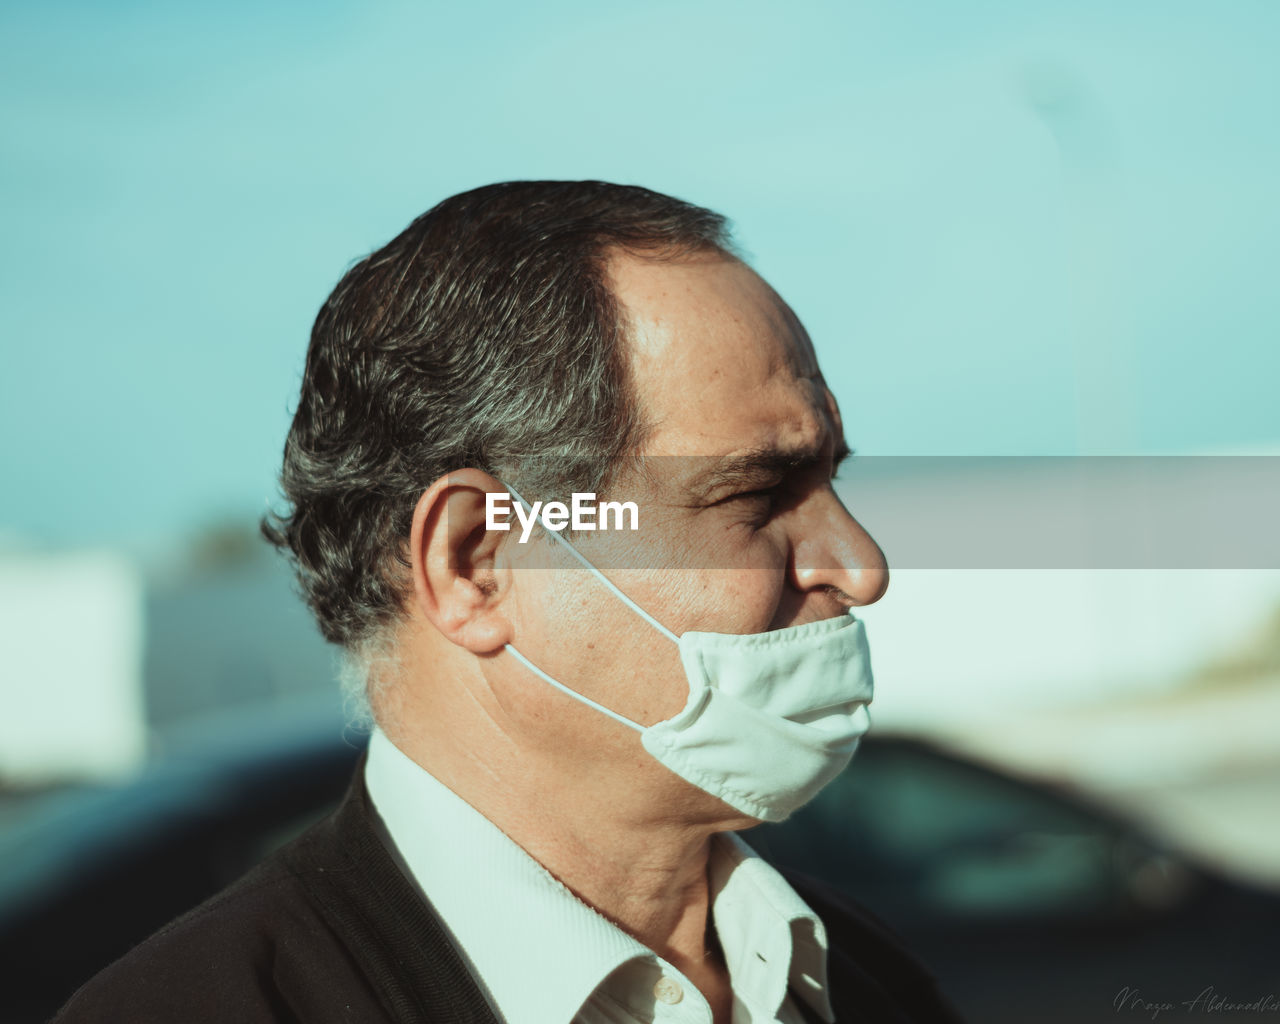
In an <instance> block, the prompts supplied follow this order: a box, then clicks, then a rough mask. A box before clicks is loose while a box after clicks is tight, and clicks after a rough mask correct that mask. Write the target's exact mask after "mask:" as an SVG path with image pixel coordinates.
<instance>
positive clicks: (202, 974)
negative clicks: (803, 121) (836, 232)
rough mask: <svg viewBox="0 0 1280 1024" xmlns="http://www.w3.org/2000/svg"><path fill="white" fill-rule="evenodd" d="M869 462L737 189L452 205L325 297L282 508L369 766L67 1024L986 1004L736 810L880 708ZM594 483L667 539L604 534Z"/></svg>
mask: <svg viewBox="0 0 1280 1024" xmlns="http://www.w3.org/2000/svg"><path fill="white" fill-rule="evenodd" d="M845 452H846V448H845V442H844V438H843V434H842V429H841V423H840V415H839V412H838V410H837V407H836V403H835V400H834V398H833V397H832V395H831V392H830V390H829V389H828V388H827V386H826V384H825V382H824V381H823V378H822V375H821V373H820V372H819V369H818V365H817V361H816V359H815V356H814V352H813V347H812V345H811V344H810V341H809V339H808V337H807V335H806V334H805V332H804V329H803V328H802V327H801V325H800V323H799V321H798V320H797V319H796V317H795V316H794V314H793V313H792V312H791V311H790V309H788V307H787V306H786V305H785V304H784V303H783V302H782V300H781V299H780V298H779V297H778V296H777V295H776V294H774V292H773V291H772V290H771V289H770V288H769V287H768V286H767V285H766V284H765V283H764V282H763V281H762V280H761V279H760V278H759V277H758V276H757V275H756V274H755V273H753V272H752V271H751V270H750V268H748V267H747V266H746V264H745V263H743V262H742V261H741V260H739V259H738V258H737V257H736V256H735V255H734V252H733V250H732V248H731V243H730V241H729V239H728V237H727V234H726V230H725V224H724V221H723V219H722V218H720V217H719V216H718V215H716V214H713V213H710V212H709V211H707V210H703V209H700V208H697V207H693V206H690V205H688V204H685V203H683V202H680V201H677V200H674V199H671V198H669V197H666V196H662V195H658V194H655V193H653V192H649V191H647V190H644V189H639V188H631V187H620V186H616V185H609V184H605V183H601V182H515V183H509V184H504V185H495V186H490V187H487V188H481V189H477V190H475V191H472V192H468V193H465V194H462V195H459V196H455V197H453V198H452V199H449V200H446V201H445V202H443V203H441V204H440V205H439V206H437V207H436V208H435V209H433V210H431V211H430V212H428V213H427V214H425V215H423V216H422V217H420V218H419V219H418V220H416V221H415V222H414V223H413V224H412V225H411V226H410V227H409V228H408V229H407V230H406V231H405V232H404V233H403V234H401V235H400V236H399V237H398V238H396V239H395V240H394V241H392V242H391V243H390V244H389V245H387V246H386V247H385V248H383V249H382V250H380V251H378V252H376V253H374V254H373V255H372V256H370V257H368V258H367V259H365V260H364V261H363V262H361V263H360V264H358V265H357V266H356V267H354V268H353V269H352V270H351V271H350V272H349V273H348V274H347V275H346V276H345V277H344V278H343V280H342V282H341V283H340V284H339V285H338V287H337V289H336V290H335V291H334V293H333V295H332V296H331V297H330V299H329V300H328V302H327V303H326V304H325V306H324V308H323V309H322V310H321V312H320V315H319V317H318V318H317V321H316V325H315V329H314V331H313V334H312V339H311V346H310V349H309V352H308V357H307V365H306V371H305V374H304V378H303V383H302V394H301V399H300V402H299V405H298V408H297V413H296V415H295V418H294V422H293V426H292V429H291V432H290V434H289V439H288V442H287V445H286V449H285V460H284V471H283V474H282V480H283V486H284V490H285V493H286V496H287V497H288V499H289V501H290V503H291V509H290V512H289V514H288V515H286V516H284V517H282V518H279V519H275V520H273V521H270V522H268V523H267V524H265V527H264V529H265V531H266V533H267V535H268V537H269V538H270V539H271V540H273V541H274V542H275V543H276V544H278V545H280V546H282V547H285V548H287V549H288V551H289V552H290V553H291V555H292V557H293V559H294V560H295V563H296V566H297V568H298V571H299V577H300V580H301V582H302V586H303V588H304V592H305V594H306V597H307V599H308V601H309V603H310V605H311V607H312V609H313V610H314V612H315V614H316V617H317V619H318V621H319V624H320V627H321V629H322V631H323V632H324V634H325V636H326V637H327V638H328V639H329V640H331V641H333V642H334V643H337V644H339V645H341V646H342V648H343V649H344V651H345V652H346V653H347V656H348V659H349V662H350V663H351V665H352V666H354V667H355V669H356V672H355V675H356V676H357V677H358V678H359V680H360V683H361V687H362V691H363V693H364V694H366V695H367V698H368V700H369V702H370V706H371V709H372V713H373V716H374V718H375V720H376V722H377V723H378V729H377V730H376V731H375V732H374V735H373V737H372V739H371V743H370V749H369V753H368V755H367V763H366V764H365V765H364V766H363V768H362V772H361V773H358V774H357V778H356V779H355V780H354V783H353V786H352V790H351V793H350V794H349V796H348V798H347V800H346V802H345V803H344V804H343V806H342V808H341V809H340V810H339V811H338V812H337V813H336V814H335V815H334V816H333V817H332V818H330V819H329V820H327V821H326V822H323V823H322V824H321V825H319V826H318V827H317V828H316V829H314V830H312V831H311V832H310V833H308V834H307V835H305V836H304V837H302V838H301V839H300V840H298V841H297V842H295V843H293V844H291V845H290V846H288V847H286V848H285V849H284V850H282V851H281V852H279V853H277V854H276V855H274V856H273V857H272V858H270V859H269V860H268V861H267V862H265V863H264V864H263V865H262V866H260V867H259V868H257V869H255V871H254V872H252V873H251V874H250V875H249V876H247V877H246V878H245V879H243V880H242V881H241V882H239V883H237V884H236V885H235V886H233V887H232V888H231V889H230V890H228V892H226V893H224V894H223V895H222V896H220V897H217V898H215V899H214V900H212V901H211V902H210V903H208V904H206V905H204V906H203V907H201V908H198V909H197V910H196V911H194V912H193V913H192V914H190V915H187V916H186V917H185V918H183V919H181V920H179V921H178V922H176V923H175V924H173V925H171V926H169V928H167V929H165V930H164V931H162V932H161V933H159V934H158V935H157V936H154V937H153V938H152V939H150V940H148V942H146V943H144V944H143V945H142V946H141V947H139V948H138V949H136V950H135V951H134V952H133V953H131V954H130V955H129V956H127V957H126V958H125V959H124V960H122V961H121V962H119V963H118V964H116V965H115V966H114V967H112V968H109V969H108V970H107V971H106V972H104V973H103V974H102V975H99V977H98V978H96V979H95V980H94V981H93V982H91V983H90V984H89V985H87V986H86V987H85V988H84V989H82V990H81V991H80V992H79V993H77V995H76V997H75V998H73V1000H72V1002H71V1003H70V1005H69V1006H68V1007H67V1008H66V1009H65V1010H64V1011H63V1015H62V1017H61V1019H63V1020H65V1021H80V1020H121V1021H124V1020H128V1021H142V1020H147V1021H150V1020H157V1021H159V1020H174V1021H213V1020H218V1021H253V1022H257V1021H308V1022H310V1021H339V1020H342V1021H347V1020H352V1021H443V1020H456V1021H509V1022H512V1024H520V1022H528V1024H543V1022H553V1021H563V1022H569V1021H581V1022H603V1021H659V1022H667V1021H670V1022H676V1021H689V1022H706V1024H730V1022H733V1024H744V1022H757V1021H773V1020H778V1021H783V1022H788V1024H794V1022H801V1021H815V1020H826V1021H832V1020H841V1021H868V1022H871V1021H952V1020H956V1019H957V1018H956V1017H955V1016H954V1015H953V1012H952V1011H951V1010H950V1009H949V1008H948V1007H947V1005H946V1004H945V1001H944V1000H943V999H942V998H941V996H940V995H939V994H938V993H937V991H936V988H935V986H934V984H933V982H932V979H931V978H930V977H929V976H928V974H927V973H926V972H925V971H924V970H923V969H921V968H920V967H919V966H918V965H917V964H916V963H915V962H914V961H913V960H912V959H911V958H910V956H909V955H908V954H906V953H905V952H904V951H903V950H902V949H901V948H900V947H899V946H898V945H897V944H896V942H895V941H894V940H893V938H892V937H891V936H889V935H888V934H887V933H885V932H884V931H883V929H882V927H881V926H880V925H878V923H877V922H875V921H874V920H873V919H872V918H870V917H869V915H867V914H866V913H865V912H864V911H862V910H860V909H859V908H857V907H854V906H851V905H849V904H847V903H842V902H840V901H839V900H837V899H836V898H835V897H833V896H832V895H831V894H829V893H825V892H823V891H821V890H820V889H819V888H816V887H814V886H812V885H810V884H808V883H805V882H804V881H802V880H798V879H792V880H791V881H790V882H789V881H788V880H786V879H784V878H783V877H782V876H781V875H780V874H778V872H777V871H775V870H774V869H773V868H772V867H770V866H769V865H767V864H765V863H764V862H763V861H761V860H760V859H759V858H757V857H756V856H755V855H754V854H753V853H752V852H751V850H750V848H749V847H748V846H747V845H746V844H745V843H743V842H742V841H741V840H739V839H738V838H737V837H736V836H735V835H734V832H735V831H736V830H740V829H743V828H746V827H747V826H750V825H752V824H755V823H757V822H758V821H759V820H762V819H767V820H779V819H781V818H783V817H785V816H786V815H787V814H789V813H790V811H791V810H793V809H794V808H795V807H796V806H798V805H799V804H800V803H803V802H804V800H806V799H808V798H809V797H810V796H812V795H813V793H814V792H816V791H817V789H818V788H820V787H821V785H822V784H823V783H825V782H826V781H828V780H829V779H830V778H831V776H832V775H834V774H835V773H836V772H838V771H839V770H840V769H841V768H843V767H844V765H845V763H846V762H847V761H848V759H849V757H850V756H851V755H852V753H853V748H854V747H855V746H856V744H857V739H858V736H859V735H860V734H861V732H862V731H863V729H864V728H865V725H866V710H865V704H866V703H867V701H868V700H869V699H870V676H869V673H868V665H867V660H866V650H865V642H864V640H863V634H862V626H861V624H860V623H859V622H857V621H856V619H854V618H853V616H852V615H851V614H850V609H852V608H855V607H858V606H861V605H866V604H870V603H871V602H873V601H876V600H877V599H879V597H880V596H881V595H882V594H883V593H884V590H885V587H886V586H887V582H888V573H887V568H886V566H885V562H884V559H883V556H882V555H881V552H880V551H879V549H878V548H877V547H876V545H875V543H874V542H873V541H872V540H871V538H870V537H869V536H868V535H867V534H866V533H865V532H864V531H863V530H862V528H861V527H860V526H859V525H858V523H857V522H856V521H855V520H854V519H853V518H852V517H850V515H849V514H848V512H847V511H846V510H845V509H844V508H843V506H842V505H841V503H840V501H839V500H838V499H837V497H836V495H835V492H834V490H833V489H832V486H831V479H832V477H833V475H834V472H835V468H836V465H837V464H838V462H839V461H840V459H841V457H842V456H843V455H844V454H845ZM571 494H577V495H579V496H595V497H596V498H597V499H605V498H612V499H616V501H617V503H618V508H617V509H616V510H615V511H619V513H620V512H621V509H622V507H623V506H624V503H627V502H629V503H631V504H630V505H629V506H626V507H627V508H634V510H635V513H636V514H635V515H634V517H633V518H634V519H635V520H638V522H633V523H632V525H636V526H638V529H636V530H634V531H629V530H628V529H626V527H625V524H623V520H625V516H623V515H622V514H618V515H615V516H614V526H619V525H621V526H622V527H623V528H622V529H620V530H614V531H613V532H606V531H605V530H604V529H599V530H593V529H592V528H591V527H592V526H593V525H599V526H603V525H607V524H606V523H605V522H604V518H605V513H604V512H603V511H602V512H601V518H600V520H597V521H595V522H588V521H586V520H585V519H580V520H579V521H578V522H576V523H573V524H568V525H570V528H569V529H567V530H566V529H564V527H565V526H566V523H565V522H564V518H563V516H561V517H560V519H559V520H557V519H556V518H555V516H553V514H552V512H551V511H547V510H546V506H545V502H546V501H548V500H551V499H553V498H554V499H558V500H562V501H568V500H569V496H570V495H571ZM601 508H602V509H603V506H601ZM540 509H541V510H543V515H542V518H540V519H535V517H534V516H533V515H532V514H531V513H533V512H534V511H536V510H540Z"/></svg>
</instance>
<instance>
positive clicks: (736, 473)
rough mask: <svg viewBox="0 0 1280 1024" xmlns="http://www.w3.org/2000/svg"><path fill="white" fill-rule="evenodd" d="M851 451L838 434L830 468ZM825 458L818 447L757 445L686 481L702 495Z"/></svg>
mask: <svg viewBox="0 0 1280 1024" xmlns="http://www.w3.org/2000/svg"><path fill="white" fill-rule="evenodd" d="M852 454H853V449H852V448H850V447H849V445H848V444H847V443H846V442H845V440H844V438H840V439H839V440H838V441H837V442H836V448H835V452H834V453H832V458H831V465H832V469H838V468H839V467H840V464H841V463H843V462H844V461H845V459H847V458H848V457H849V456H850V455H852ZM823 462H824V458H823V453H822V449H821V448H807V447H806V448H793V449H784V448H756V449H754V450H752V451H749V452H743V453H742V454H741V455H727V456H724V457H723V458H721V459H719V460H717V461H716V464H715V465H714V466H710V467H708V468H707V469H705V470H703V471H702V472H701V473H698V474H697V475H696V476H695V477H694V478H693V479H692V480H690V481H689V483H688V485H687V486H688V488H689V491H690V492H691V493H692V494H694V495H695V496H697V497H702V498H705V497H706V496H707V495H709V494H711V493H712V492H713V491H716V490H719V489H720V488H722V487H725V486H743V485H751V484H759V483H760V482H761V481H763V480H766V479H770V478H772V477H779V476H783V475H784V474H786V473H793V472H795V471H796V470H811V469H817V468H818V467H820V466H821V465H822V464H823Z"/></svg>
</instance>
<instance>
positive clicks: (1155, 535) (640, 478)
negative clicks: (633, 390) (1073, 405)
mask: <svg viewBox="0 0 1280 1024" xmlns="http://www.w3.org/2000/svg"><path fill="white" fill-rule="evenodd" d="M721 464H722V460H721V459H720V458H719V457H710V456H708V457H701V456H699V457H692V456H689V457H665V458H661V457H659V458H654V457H650V458H647V459H644V460H643V463H642V465H641V464H640V463H637V462H629V463H627V464H626V465H625V466H623V465H620V466H615V467H613V469H614V472H613V473H611V477H612V480H613V482H612V485H611V486H607V487H605V488H603V489H602V490H601V491H600V493H599V494H598V500H599V501H604V500H613V501H634V502H635V503H636V506H637V508H638V510H639V515H638V519H639V529H638V530H636V531H634V532H625V533H616V532H615V533H604V532H574V531H573V530H572V529H571V528H566V529H564V530H563V531H562V532H561V533H560V536H561V537H563V538H564V539H566V540H570V541H572V543H573V544H574V545H575V547H577V548H578V549H579V550H580V551H582V552H583V553H584V554H586V555H588V556H589V557H590V558H591V560H592V562H593V563H594V564H596V565H597V566H599V567H600V568H602V569H605V568H610V567H615V568H644V569H661V568H682V569H743V568H753V567H754V568H776V567H777V559H778V557H779V552H780V551H781V549H782V547H784V546H788V545H790V546H795V545H803V546H804V555H805V557H807V558H808V559H809V560H810V561H813V560H816V562H817V567H824V563H830V564H834V563H835V562H836V560H838V559H840V558H844V557H848V554H847V553H848V550H849V547H850V544H851V543H852V540H851V538H852V536H853V535H852V534H850V533H849V526H848V522H847V520H844V519H843V517H842V516H841V515H840V513H839V511H838V509H837V508H835V507H834V506H833V505H832V504H831V503H830V500H829V498H830V496H829V495H827V496H826V497H825V498H822V499H819V500H818V501H817V502H816V503H815V501H814V499H813V497H812V495H813V494H814V493H815V489H816V490H817V491H821V489H822V484H821V480H822V479H823V477H822V476H821V475H817V474H818V473H819V471H818V470H816V469H814V468H812V467H809V468H806V467H805V466H803V465H798V466H797V467H795V468H787V467H783V468H782V469H780V470H779V471H778V472H777V473H775V474H774V475H772V476H767V477H766V478H751V479H746V480H742V481H740V482H737V483H729V484H722V485H720V486H719V488H718V489H717V490H714V491H711V492H707V491H705V490H701V489H699V486H698V483H699V481H701V482H702V483H704V484H705V482H706V480H707V478H708V477H715V476H716V474H717V473H718V471H719V469H720V467H721ZM637 466H641V468H640V469H637ZM513 473H514V475H515V476H516V479H515V480H513V481H511V482H512V483H513V484H515V486H517V487H519V486H520V485H519V483H518V480H519V478H520V477H521V476H524V477H525V478H526V479H529V480H531V481H532V480H534V479H535V478H536V477H537V474H536V473H533V472H531V470H530V467H528V466H525V467H521V466H519V465H517V466H515V467H513ZM561 483H563V481H561ZM834 487H835V490H836V494H837V495H838V496H839V498H840V500H841V502H842V503H843V505H844V506H845V508H846V509H847V510H848V512H849V514H850V515H852V516H853V517H854V518H855V519H856V520H857V522H858V523H859V524H861V526H862V527H863V528H864V529H865V530H866V531H867V533H869V534H870V535H871V537H873V538H874V540H875V541H876V543H877V544H879V546H880V547H881V548H882V549H883V551H884V553H885V555H886V557H887V559H888V562H889V566H890V568H891V569H894V568H897V569H1277V568H1280V456H1166V457H1158V456H1141V457H1137V456H1132V457H1131V456H1097V457H1044V456H1035V457H980V458H979V457H975V458H968V457H898V456H893V457H889V456H881V457H868V456H858V457H855V458H851V459H850V460H848V462H847V463H846V464H845V465H844V467H842V469H841V471H840V473H839V477H838V478H837V479H836V480H835V481H834ZM735 488H736V490H735ZM529 490H530V494H533V493H536V497H537V499H540V500H549V499H552V498H558V499H560V500H562V501H566V502H568V500H569V494H568V493H567V492H564V493H561V492H560V491H559V488H556V489H554V490H552V491H546V490H545V489H538V488H537V487H536V484H533V483H531V484H530V485H529ZM530 494H526V495H525V496H526V497H529V500H531V501H532V500H535V499H534V498H533V497H530ZM806 502H808V504H805V503H806ZM824 502H825V504H824ZM511 523H512V527H513V534H512V536H513V537H515V538H518V537H519V536H520V532H521V531H520V525H519V523H518V522H516V521H515V519H514V518H513V519H512V520H511ZM535 535H538V536H540V538H541V540H542V541H544V542H545V541H547V540H548V536H549V535H548V534H547V533H546V531H544V530H542V529H541V528H540V527H534V528H533V529H532V530H530V532H529V534H528V540H527V541H526V542H527V543H532V542H533V539H534V536H535Z"/></svg>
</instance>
